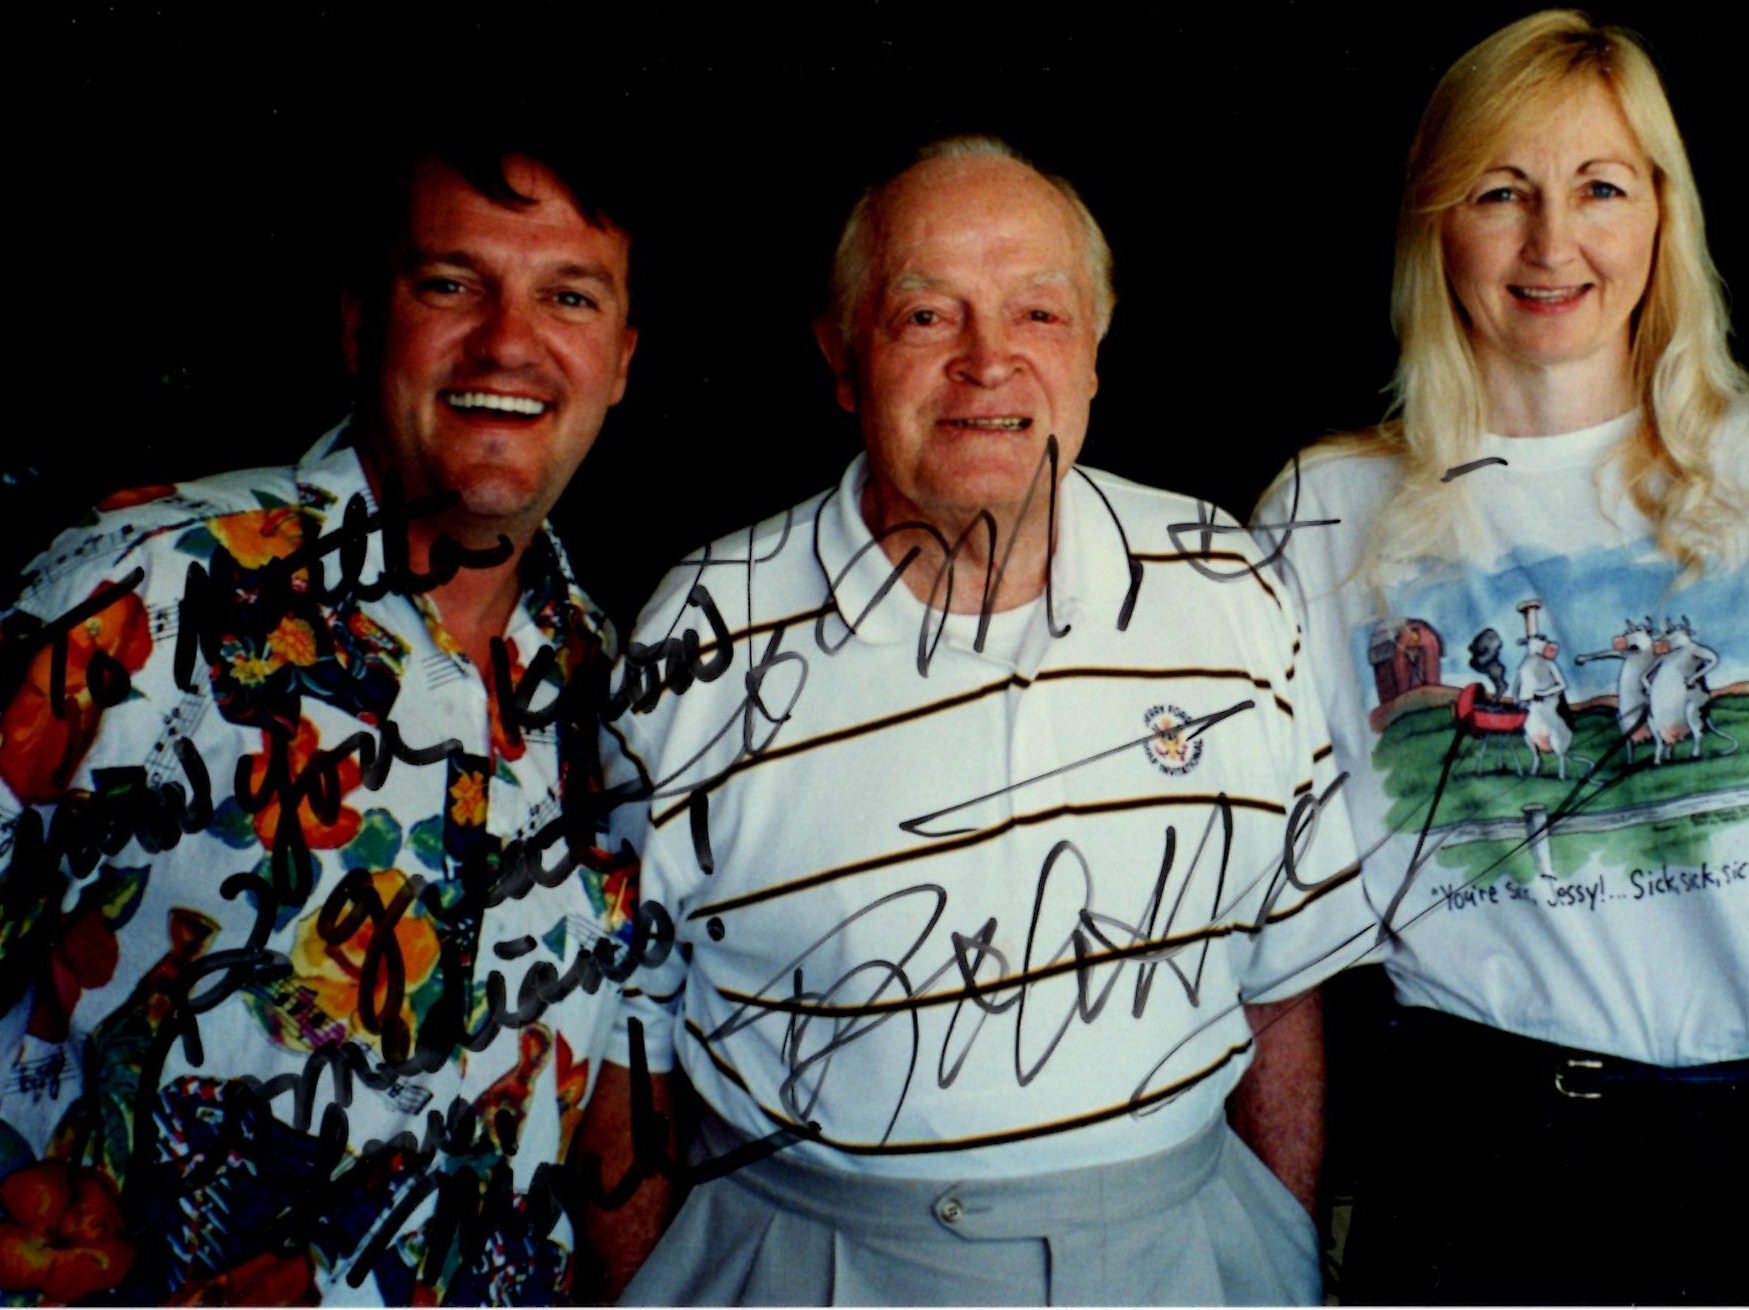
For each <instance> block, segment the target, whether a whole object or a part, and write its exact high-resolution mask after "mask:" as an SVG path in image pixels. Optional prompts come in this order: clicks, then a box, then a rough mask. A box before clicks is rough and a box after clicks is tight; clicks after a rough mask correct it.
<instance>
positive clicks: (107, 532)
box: [16, 466, 298, 618]
mask: <svg viewBox="0 0 1749 1310" xmlns="http://www.w3.org/2000/svg"><path fill="white" fill-rule="evenodd" d="M297 508H298V493H297V480H296V477H295V475H294V471H293V470H292V469H291V468H290V467H289V466H287V467H276V468H260V469H241V470H236V471H233V472H228V473H220V474H216V475H213V476H211V477H204V478H195V479H192V480H190V481H187V482H180V483H163V484H158V485H154V486H146V487H135V488H130V489H127V490H124V491H118V492H116V493H114V494H113V495H110V496H106V497H105V498H104V499H103V500H101V501H99V502H98V503H97V505H96V506H95V507H94V508H93V509H92V510H91V512H90V513H89V514H87V515H86V516H85V518H84V519H82V520H81V521H80V522H79V523H77V524H75V525H74V526H73V527H71V528H69V529H67V531H65V532H63V533H61V534H60V536H58V537H57V538H55V540H54V541H53V542H52V543H51V544H50V545H49V547H48V549H47V550H45V551H44V552H43V553H42V554H41V555H39V556H37V558H36V559H35V560H33V561H32V562H31V563H30V564H29V565H28V566H27V567H26V569H25V571H24V576H23V585H22V588H21V591H20V595H19V599H18V602H17V606H16V608H17V609H18V610H21V611H23V612H25V613H28V614H32V615H35V616H37V617H39V618H52V617H55V616H56V615H58V614H60V613H63V612H65V611H66V610H67V609H68V608H69V607H70V606H72V605H73V604H76V603H77V602H79V601H81V600H83V599H85V598H86V597H87V596H88V595H89V594H91V592H92V589H93V588H94V587H99V586H102V585H103V583H104V582H105V581H106V580H108V581H112V582H114V581H120V580H123V579H132V580H133V581H132V582H131V584H130V589H133V590H138V591H140V592H141V593H142V594H144V593H146V592H148V591H150V590H152V589H153V588H154V587H158V586H171V585H174V586H176V587H180V585H181V583H180V578H181V576H182V575H183V574H184V573H185V571H186V565H187V564H188V563H189V562H191V561H200V560H203V559H205V558H209V557H210V556H211V554H212V551H213V550H214V549H215V548H216V547H217V546H218V545H219V544H221V543H225V544H234V545H235V546H236V548H237V550H239V551H241V552H242V554H249V553H250V552H251V549H252V548H253V550H255V551H256V552H259V551H260V550H263V549H266V550H271V551H272V552H273V553H276V554H277V553H285V552H286V551H289V550H290V549H291V545H290V544H286V545H284V547H283V549H281V538H282V537H283V541H284V542H286V543H295V541H296V539H297V538H296V535H295V534H296V533H297V532H298V526H297ZM240 557H241V556H240ZM173 566H175V567H173ZM172 599H173V598H172Z"/></svg>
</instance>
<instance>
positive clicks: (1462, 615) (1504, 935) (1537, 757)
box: [1257, 11, 1749, 1302]
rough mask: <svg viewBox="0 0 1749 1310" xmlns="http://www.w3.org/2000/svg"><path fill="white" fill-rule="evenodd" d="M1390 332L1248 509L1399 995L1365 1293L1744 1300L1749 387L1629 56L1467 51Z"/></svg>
mask: <svg viewBox="0 0 1749 1310" xmlns="http://www.w3.org/2000/svg"><path fill="white" fill-rule="evenodd" d="M1393 313H1394V317H1395V324H1396V329H1397V333H1398V337H1399V340H1400V342H1401V348H1402V353H1401V358H1400V362H1399V365H1398V369H1397V375H1396V379H1395V395H1396V405H1395V408H1394V410H1393V415H1392V417H1391V418H1390V419H1389V420H1388V421H1387V422H1386V423H1385V424H1384V425H1383V426H1382V427H1380V428H1379V429H1378V430H1377V431H1375V432H1373V433H1369V434H1365V435H1363V436H1358V437H1349V438H1343V439H1340V440H1337V441H1333V442H1329V443H1325V444H1324V445H1321V446H1318V447H1314V448H1313V449H1312V450H1311V451H1309V452H1307V453H1306V454H1305V455H1303V456H1302V457H1301V458H1300V460H1299V461H1298V462H1297V466H1296V467H1295V468H1293V469H1290V470H1289V471H1287V472H1286V473H1284V474H1283V476H1282V477H1281V478H1280V479H1278V481H1277V483H1276V484H1275V486H1274V487H1272V488H1271V490H1270V492H1269V493H1268V494H1267V495H1266V496H1265V498H1264V502H1263V504H1262V505H1261V506H1260V507H1259V510H1258V514H1257V528H1258V530H1259V531H1260V532H1261V533H1264V534H1267V535H1270V536H1273V537H1274V539H1275V541H1276V544H1277V545H1279V546H1281V548H1282V556H1281V558H1282V561H1283V568H1284V571H1285V573H1286V575H1287V576H1288V578H1289V580H1290V581H1291V583H1292V584H1293V585H1294V586H1295V587H1296V588H1297V589H1298V590H1299V592H1300V593H1301V595H1302V599H1303V607H1302V610H1301V612H1302V614H1303V615H1304V616H1305V620H1304V621H1305V624H1306V630H1305V640H1304V653H1305V658H1306V659H1307V661H1308V662H1309V663H1312V664H1314V665H1315V666H1316V668H1317V673H1318V678H1319V682H1320V685H1321V687H1322V690H1323V696H1324V701H1325V709H1326V715H1327V717H1328V719H1329V721H1330V729H1331V733H1332V737H1333V739H1334V741H1335V743H1336V749H1337V752H1338V756H1339V759H1338V763H1339V764H1340V765H1341V767H1342V768H1343V769H1344V770H1345V771H1346V772H1347V773H1348V774H1349V775H1350V778H1349V782H1348V785H1347V795H1348V800H1349V804H1350V806H1351V809H1352V810H1353V813H1354V817H1355V822H1356V826H1357V828H1358V829H1359V831H1360V835H1361V840H1362V848H1363V850H1364V851H1367V852H1368V854H1367V863H1366V868H1365V879H1366V885H1367V889H1368V894H1369V896H1370V897H1371V899H1372V900H1373V903H1374V906H1375V908H1376V909H1377V911H1378V913H1379V916H1380V919H1381V925H1382V927H1381V933H1380V941H1381V946H1382V948H1383V949H1384V950H1385V951H1386V952H1387V955H1386V969H1387V972H1388V974H1389V976H1390V979H1391V982H1392V985H1393V988H1394V991H1395V995H1396V1002H1397V1008H1396V1009H1395V1011H1394V1013H1393V1017H1392V1020H1391V1023H1390V1032H1389V1035H1388V1045H1387V1048H1386V1049H1385V1050H1384V1051H1383V1052H1382V1053H1381V1058H1380V1061H1379V1067H1380V1069H1381V1070H1382V1071H1383V1073H1382V1075H1381V1079H1380V1082H1381V1086H1380V1089H1379V1091H1380V1095H1379V1105H1380V1118H1379V1122H1378V1123H1377V1124H1376V1125H1375V1128H1374V1133H1373V1140H1372V1143H1371V1145H1372V1146H1373V1147H1375V1148H1376V1149H1374V1150H1372V1151H1371V1153H1370V1154H1371V1155H1372V1156H1373V1157H1374V1159H1373V1161H1372V1163H1371V1165H1370V1167H1369V1169H1368V1172H1367V1174H1366V1176H1364V1177H1363V1178H1362V1180H1361V1188H1360V1194H1359V1195H1358V1197H1357V1199H1356V1206H1355V1215H1354V1227H1353V1232H1352V1236H1351V1239H1350V1244H1349V1255H1348V1260H1347V1264H1346V1268H1345V1277H1344V1282H1343V1289H1342V1290H1343V1299H1344V1300H1345V1301H1353V1300H1380V1301H1394V1302H1429V1301H1467V1302H1498V1301H1520V1302H1522V1301H1530V1302H1558V1301H1571V1300H1601V1301H1623V1300H1635V1301H1642V1302H1644V1301H1657V1302H1673V1301H1678V1300H1687V1299H1692V1298H1699V1299H1703V1300H1721V1299H1730V1300H1740V1299H1741V1298H1742V1295H1743V1292H1744V1289H1745V1287H1749V1283H1745V1282H1744V1281H1743V1275H1742V1272H1741V1269H1740V1267H1739V1264H1738V1256H1737V1252H1736V1250H1735V1245H1736V1244H1735V1243H1732V1242H1730V1241H1729V1240H1728V1237H1729V1235H1731V1234H1733V1233H1736V1232H1739V1231H1740V1226H1741V1214H1742V1210H1741V1208H1740V1206H1739V1205H1737V1204H1736V1203H1734V1202H1733V1203H1728V1204H1726V1203H1721V1201H1720V1200H1719V1199H1718V1197H1717V1194H1716V1192H1715V1186H1714V1184H1715V1182H1717V1181H1722V1180H1730V1183H1731V1185H1732V1186H1733V1187H1736V1186H1740V1183H1741V1180H1742V1178H1743V1177H1744V1176H1745V1167H1746V1165H1749V1152H1746V1149H1745V1140H1746V1139H1749V752H1745V751H1743V750H1741V749H1740V747H1741V746H1743V745H1749V574H1746V570H1745V567H1744V558H1745V554H1746V553H1749V502H1746V496H1745V485H1746V483H1749V379H1746V378H1745V374H1744V372H1743V370H1742V369H1741V368H1740V367H1739V366H1738V365H1737V364H1736V363H1735V362H1734V361H1733V360H1732V358H1731V355H1730V353H1729V351H1728V349H1727V346H1726V334H1727V327H1728V325H1727V319H1726V313H1725V309H1724V298H1723V292H1722V289H1721V287H1720V285H1719V281H1718V277H1717V274H1716V272H1715V270H1714V268H1713V265H1712V261H1711V259H1710V258H1709V256H1708V254H1707V248H1706V243H1705V237H1704V232H1703V227H1702V218H1701V207H1700V201H1699V197H1698V195H1697V193H1696V190H1695V185H1694V180H1693V177H1692V176H1691V173H1690V170H1689V165H1688V160H1687V157H1686V154H1685V153H1684V150H1683V146H1682V140H1681V137H1680V135H1679V133H1678V132H1677V129H1676V125H1675V122H1674V120H1673V119H1672V117H1671V113H1670V108H1669V104H1668V102H1667V100H1666V99H1665V96H1664V92H1663V88H1662V87H1661V85H1660V84H1659V81H1658V76H1657V73H1656V72H1655V70H1654V69H1653V67H1652V64H1651V62H1650V60H1649V59H1648V57H1647V55H1646V53H1645V51H1644V49H1643V48H1642V47H1641V46H1640V44H1639V43H1638V41H1637V40H1636V39H1635V38H1634V37H1632V36H1631V35H1629V34H1628V33H1626V32H1623V31H1620V30H1618V29H1614V28H1608V27H1598V26H1595V25H1593V24H1592V23H1591V22H1590V21H1589V20H1588V19H1587V18H1586V17H1585V16H1583V15H1581V14H1578V13H1574V12H1571V11H1551V12H1546V13H1541V14H1536V15H1534V16H1532V17H1529V18H1525V19H1523V20H1521V21H1519V22H1516V23H1514V24H1512V25H1511V26H1509V27H1507V28H1505V29H1503V30H1502V31H1500V32H1497V33H1495V34H1494V35H1493V36H1491V37H1489V38H1488V39H1487V40H1485V41H1483V42H1482V43H1481V44H1480V45H1478V46H1477V47H1476V48H1475V49H1473V50H1471V51H1470V52H1468V53H1467V54H1465V55H1464V56H1463V57H1462V58H1461V59H1459V60H1458V61H1457V63H1456V64H1454V65H1453V66H1452V68H1451V69H1450V70H1449V71H1448V72H1447V73H1446V75H1445V77H1444V78H1443V80H1442V81H1441V82H1440V83H1439V86H1438V88H1437V89H1436V90H1435V92H1434V95H1433V99H1432V102H1431V103H1430V104H1429V106H1428V108H1427V111H1426V114H1425V115H1424V117H1423V118H1422V121H1421V126H1420V129H1419V131H1418V132H1417V134H1416V137H1415V140H1414V144H1413V146H1412V147H1411V150H1410V155H1409V162H1408V169H1407V177H1406V184H1405V190H1404V199H1403V206H1402V211H1401V215H1400V219H1399V225H1398V238H1397V260H1396V279H1395V287H1394V294H1393ZM1314 524H1316V525H1318V526H1313V525H1314Z"/></svg>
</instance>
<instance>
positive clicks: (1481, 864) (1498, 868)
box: [1356, 552, 1749, 885]
mask: <svg viewBox="0 0 1749 1310" xmlns="http://www.w3.org/2000/svg"><path fill="white" fill-rule="evenodd" d="M1607 554H1608V552H1604V553H1602V554H1600V555H1599V556H1594V557H1592V558H1591V559H1587V560H1582V561H1574V567H1573V568H1572V569H1571V571H1570V572H1569V574H1568V575H1567V576H1566V577H1563V578H1561V579H1558V586H1556V587H1550V588H1549V590H1548V591H1547V592H1545V593H1543V594H1529V595H1527V594H1525V592H1524V590H1522V589H1523V588H1524V587H1525V586H1526V584H1527V582H1528V579H1527V578H1526V577H1525V576H1524V574H1523V573H1522V572H1519V571H1517V570H1512V569H1509V570H1506V571H1503V572H1501V573H1498V574H1496V575H1494V576H1493V577H1491V578H1484V579H1478V578H1475V577H1474V576H1473V575H1472V576H1471V577H1470V578H1469V579H1467V580H1466V582H1463V583H1457V584H1453V585H1445V586H1442V585H1438V584H1437V583H1436V584H1434V585H1431V586H1427V587H1424V588H1422V589H1421V590H1420V594H1418V595H1417V596H1416V597H1415V602H1416V605H1417V608H1416V610H1415V612H1414V616H1413V617H1405V618H1401V619H1395V620H1390V621H1387V622H1385V623H1381V624H1377V625H1375V626H1374V627H1373V628H1372V630H1371V631H1370V632H1369V633H1367V634H1365V636H1364V642H1365V644H1364V647H1361V646H1360V644H1359V642H1360V640H1361V638H1360V634H1357V645H1356V650H1357V653H1359V652H1360V651H1361V650H1362V649H1364V658H1365V660H1366V662H1367V664H1368V665H1369V666H1370V671H1371V678H1370V682H1371V684H1372V686H1373V688H1374V689H1375V691H1376V693H1377V696H1378V704H1377V706H1376V708H1374V709H1373V710H1372V711H1371V714H1370V722H1371V725H1372V728H1373V730H1374V731H1375V732H1377V733H1378V734H1379V737H1378V744H1377V746H1376V748H1375V750H1374V757H1373V758H1374V762H1375V763H1376V764H1377V765H1378V767H1379V770H1380V773H1381V775H1382V777H1383V781H1384V785H1385V789H1386V792H1387V794H1388V795H1389V796H1390V797H1391V798H1392V808H1391V812H1390V816H1389V822H1390V823H1391V825H1392V826H1393V827H1394V828H1397V829H1398V830H1412V831H1413V830H1425V833H1426V838H1427V844H1428V847H1429V848H1430V849H1431V850H1432V851H1434V852H1435V855H1434V858H1436V859H1437V860H1438V861H1439V863H1440V864H1442V865H1445V866H1448V867H1456V868H1458V869H1461V870H1463V871H1464V873H1465V875H1466V878H1467V879H1468V880H1469V881H1472V882H1474V883H1477V884H1481V885H1486V884H1489V883H1492V882H1494V881H1497V880H1498V879H1500V878H1501V877H1503V876H1504V877H1509V878H1511V879H1512V880H1513V881H1515V882H1516V883H1518V884H1520V885H1522V884H1525V883H1528V882H1530V881H1531V880H1532V879H1534V878H1536V877H1538V876H1552V877H1555V878H1557V879H1562V880H1564V879H1567V878H1570V877H1573V876H1575V875H1576V874H1577V873H1579V872H1580V871H1581V870H1590V869H1591V866H1592V865H1593V863H1594V862H1597V863H1598V867H1599V868H1601V869H1605V870H1606V869H1610V868H1618V869H1627V868H1629V867H1641V866H1644V865H1646V864H1647V863H1648V862H1649V861H1650V860H1651V859H1652V858H1653V855H1654V853H1655V855H1656V858H1657V860H1658V861H1660V862H1664V861H1668V862H1670V863H1672V864H1674V863H1676V862H1678V861H1682V860H1685V859H1687V857H1688V855H1689V854H1690V853H1691V852H1694V853H1697V852H1699V851H1700V849H1701V848H1702V847H1703V846H1704V845H1705V832H1706V828H1707V825H1709V824H1714V823H1717V822H1719V821H1720V819H1719V817H1718V816H1719V814H1720V812H1721V811H1724V812H1726V813H1731V812H1734V807H1738V806H1745V805H1749V756H1740V755H1739V754H1738V751H1739V745H1740V743H1741V742H1742V741H1743V739H1744V733H1745V731H1749V663H1746V662H1745V656H1746V655H1749V652H1741V651H1729V650H1727V651H1724V652H1722V653H1721V651H1719V650H1716V649H1714V648H1713V647H1711V646H1708V645H1707V644H1705V643H1704V642H1703V641H1702V640H1701V638H1700V636H1699V635H1697V634H1700V633H1703V632H1705V631H1706V630H1707V627H1708V624H1709V622H1710V624H1711V627H1712V628H1713V629H1714V630H1718V631H1723V630H1726V629H1727V628H1728V621H1727V619H1728V616H1727V615H1726V614H1725V613H1723V612H1715V611H1713V610H1712V609H1710V608H1709V607H1708V602H1709V600H1710V598H1709V596H1708V595H1707V594H1706V592H1705V589H1704V588H1701V589H1696V591H1694V592H1691V593H1689V594H1685V595H1684V596H1683V597H1682V604H1681V608H1680V609H1678V610H1677V612H1676V613H1673V614H1670V615H1668V616H1667V617H1666V618H1665V619H1664V621H1663V623H1662V625H1661V626H1660V624H1659V623H1658V622H1657V621H1656V620H1655V619H1654V618H1653V617H1652V614H1651V613H1647V614H1646V617H1645V619H1644V621H1643V622H1642V621H1639V620H1635V619H1632V618H1628V619H1626V620H1625V626H1618V625H1617V623H1615V622H1607V623H1606V622H1605V620H1604V619H1603V617H1602V616H1603V614H1606V613H1608V612H1609V611H1607V610H1602V611H1600V609H1599V606H1598V605H1597V604H1595V603H1593V602H1590V601H1588V599H1587V597H1586V594H1585V593H1586V591H1587V590H1589V587H1588V586H1587V584H1590V583H1595V582H1598V581H1600V579H1602V578H1603V577H1605V576H1607V573H1608V569H1609V561H1608V559H1607V558H1606V556H1607ZM1543 581H1544V583H1545V584H1546V583H1547V579H1546V577H1545V579H1543ZM1514 587H1517V588H1519V589H1520V590H1519V591H1518V594H1516V595H1514V594H1513V592H1512V590H1511V589H1512V588H1514ZM1597 589H1598V590H1599V591H1607V590H1609V589H1608V588H1606V587H1603V586H1599V587H1598V588H1597ZM1661 599H1663V598H1662V597H1659V596H1649V597H1644V598H1643V599H1642V600H1641V606H1645V605H1648V604H1650V605H1652V606H1658V602H1659V601H1660V600H1661ZM1423 606H1425V608H1423ZM1641 606H1633V607H1630V612H1631V609H1633V608H1640V607H1641ZM1612 608H1613V607H1612ZM1671 608H1673V609H1674V608H1677V607H1675V606H1672V607H1671ZM1615 612H1616V613H1620V612H1621V610H1620V609H1615ZM1466 632H1467V633H1470V634H1473V635H1470V636H1469V637H1468V639H1467V640H1464V639H1462V638H1460V637H1459V636H1458V634H1461V633H1466ZM1503 633H1522V635H1517V636H1514V637H1511V638H1508V637H1506V636H1503V635H1502V634H1503ZM1448 635H1449V638H1451V640H1448ZM1514 646H1516V647H1517V648H1518V651H1517V655H1518V660H1517V664H1516V667H1513V666H1512V657H1513V654H1514V650H1513V647H1514ZM1448 650H1449V654H1448ZM1570 650H1578V651H1581V652H1584V653H1582V654H1579V655H1577V656H1573V655H1569V654H1567V653H1566V652H1568V651H1570ZM1725 679H1729V681H1726V680H1725ZM1648 746H1650V747H1651V749H1650V751H1648V750H1647V749H1646V748H1647V747H1648ZM1698 859H1699V855H1698V854H1696V860H1697V861H1698ZM1591 871H1592V872H1595V870H1591Z"/></svg>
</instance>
